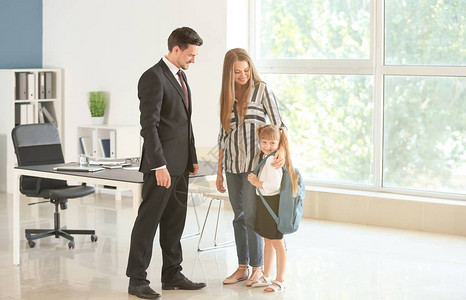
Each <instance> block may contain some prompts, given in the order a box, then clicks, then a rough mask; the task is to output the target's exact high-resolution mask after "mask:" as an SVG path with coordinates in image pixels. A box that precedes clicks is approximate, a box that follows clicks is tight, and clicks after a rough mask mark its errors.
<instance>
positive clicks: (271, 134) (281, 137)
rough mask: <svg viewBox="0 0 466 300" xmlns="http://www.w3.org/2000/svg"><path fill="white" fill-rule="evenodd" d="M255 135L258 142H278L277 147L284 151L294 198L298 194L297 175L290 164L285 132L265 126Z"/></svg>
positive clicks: (274, 126) (274, 127) (276, 127)
mask: <svg viewBox="0 0 466 300" xmlns="http://www.w3.org/2000/svg"><path fill="white" fill-rule="evenodd" d="M257 135H258V136H259V141H260V140H263V139H265V140H278V141H280V142H279V147H280V148H282V149H284V150H285V166H286V168H287V170H288V174H289V175H290V178H291V183H292V185H293V196H294V197H296V195H297V194H298V173H296V171H295V169H294V167H293V163H292V162H291V155H290V145H289V142H288V137H287V135H286V132H285V130H284V129H283V128H278V126H276V125H265V126H260V127H259V128H258V129H257Z"/></svg>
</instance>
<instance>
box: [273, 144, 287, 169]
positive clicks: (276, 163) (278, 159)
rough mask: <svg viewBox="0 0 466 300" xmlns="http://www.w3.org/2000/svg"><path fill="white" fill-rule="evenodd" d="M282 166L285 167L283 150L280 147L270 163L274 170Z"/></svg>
mask: <svg viewBox="0 0 466 300" xmlns="http://www.w3.org/2000/svg"><path fill="white" fill-rule="evenodd" d="M284 165H285V150H284V149H283V148H281V147H280V148H279V149H278V150H277V153H275V156H274V158H273V162H272V167H274V168H275V169H280V168H281V167H283V166H284Z"/></svg>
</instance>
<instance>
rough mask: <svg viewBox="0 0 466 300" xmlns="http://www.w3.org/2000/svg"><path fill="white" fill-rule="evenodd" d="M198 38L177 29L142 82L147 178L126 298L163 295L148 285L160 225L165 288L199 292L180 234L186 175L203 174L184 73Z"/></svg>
mask: <svg viewBox="0 0 466 300" xmlns="http://www.w3.org/2000/svg"><path fill="white" fill-rule="evenodd" d="M202 44H203V41H202V39H201V38H200V37H199V35H198V34H197V33H196V32H195V31H194V30H193V29H191V28H188V27H182V28H178V29H175V30H174V31H173V32H172V33H171V34H170V36H169V38H168V50H169V52H168V54H167V56H165V57H163V58H162V59H161V60H160V61H159V62H158V63H157V64H156V65H154V66H153V67H151V68H150V69H148V70H147V71H145V72H144V74H142V76H141V78H140V79H139V83H138V97H139V100H140V104H139V110H140V111H141V117H140V123H141V127H142V129H141V136H142V137H143V138H144V145H143V149H142V156H141V166H140V168H139V171H140V172H142V173H144V184H143V187H142V203H141V205H140V206H139V210H138V216H137V218H136V220H135V222H134V227H133V231H132V234H131V246H130V251H129V259H128V266H127V270H126V275H127V276H128V277H129V278H130V280H129V287H128V293H129V294H131V295H136V296H138V297H139V298H145V299H155V298H158V297H160V294H158V293H157V292H155V291H154V290H153V289H151V288H150V286H149V283H150V282H149V280H147V272H146V270H147V268H148V267H149V263H150V260H151V257H152V246H153V242H154V236H155V233H156V231H157V227H158V226H159V224H160V247H161V248H162V258H163V265H162V289H164V290H173V289H187V290H196V289H201V288H203V287H205V286H206V285H205V283H194V282H192V281H190V280H189V279H188V278H186V277H185V276H184V275H183V274H182V273H181V270H182V268H181V261H182V260H183V256H182V249H181V242H180V239H181V235H182V233H183V229H184V225H185V219H186V203H187V192H188V180H189V178H188V176H189V175H188V173H189V174H196V173H197V170H198V169H199V166H198V163H197V156H196V150H195V147H194V136H193V130H192V125H191V111H192V109H191V107H192V102H191V91H190V89H189V85H188V83H187V81H186V75H185V74H184V73H183V71H182V70H181V69H183V70H187V69H188V67H189V65H190V64H191V63H194V62H195V58H196V55H197V54H198V51H199V48H200V46H201V45H202Z"/></svg>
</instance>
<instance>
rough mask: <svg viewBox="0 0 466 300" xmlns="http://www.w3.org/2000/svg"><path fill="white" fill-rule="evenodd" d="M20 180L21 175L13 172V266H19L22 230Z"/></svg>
mask: <svg viewBox="0 0 466 300" xmlns="http://www.w3.org/2000/svg"><path fill="white" fill-rule="evenodd" d="M19 178H20V175H19V174H18V172H17V171H16V169H14V170H13V212H12V213H13V226H12V228H13V264H14V265H19V230H20V209H19V193H20V192H19Z"/></svg>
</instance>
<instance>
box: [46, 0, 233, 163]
mask: <svg viewBox="0 0 466 300" xmlns="http://www.w3.org/2000/svg"><path fill="white" fill-rule="evenodd" d="M226 2H227V1H226V0H215V1H214V0H197V1H190V0H180V1H170V0H159V1H155V0H138V1H125V0H79V1H74V0H43V14H44V17H43V66H44V67H57V68H63V70H64V99H65V102H64V106H63V113H64V120H65V126H64V135H65V141H64V148H65V156H66V158H65V160H67V161H71V160H76V158H77V155H78V153H77V149H78V147H77V133H76V131H77V130H76V127H77V126H78V125H85V124H90V122H91V119H90V113H89V110H88V105H87V101H88V93H89V91H95V90H104V91H108V92H109V93H110V106H109V109H108V112H107V122H108V123H109V124H131V125H139V108H138V106H139V100H138V98H137V81H138V79H139V77H140V75H141V74H142V73H143V72H144V71H145V70H146V69H148V68H149V67H151V66H152V65H154V64H155V63H157V62H158V61H159V60H160V58H161V57H162V56H163V55H165V54H166V53H167V52H168V50H167V38H168V35H169V34H170V33H171V31H172V30H173V29H175V28H177V27H182V26H189V27H192V28H193V29H195V30H196V31H197V32H198V33H199V35H200V36H201V37H202V39H203V40H204V45H203V46H202V47H201V49H200V52H199V56H198V58H197V60H196V63H195V64H194V65H191V66H190V68H189V70H188V71H187V76H188V82H189V84H190V87H191V90H192V93H193V126H194V130H195V137H196V144H197V146H198V147H209V148H210V147H213V146H215V144H216V139H217V131H218V128H219V121H218V98H219V93H220V84H221V68H222V63H223V56H224V55H225V52H226V50H227V49H226V45H227V42H226V32H227V28H226V26H227V25H226V22H227V21H226V20H227V18H226V7H227V3H226Z"/></svg>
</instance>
